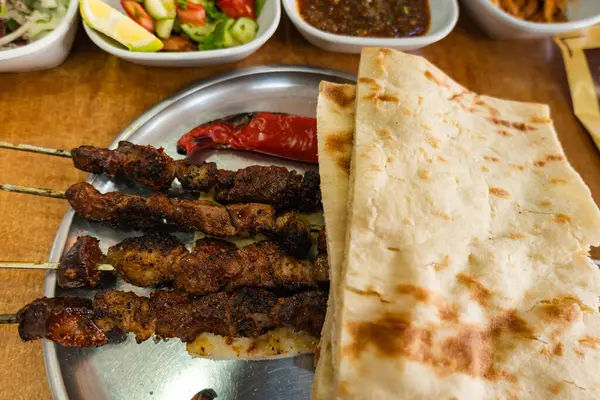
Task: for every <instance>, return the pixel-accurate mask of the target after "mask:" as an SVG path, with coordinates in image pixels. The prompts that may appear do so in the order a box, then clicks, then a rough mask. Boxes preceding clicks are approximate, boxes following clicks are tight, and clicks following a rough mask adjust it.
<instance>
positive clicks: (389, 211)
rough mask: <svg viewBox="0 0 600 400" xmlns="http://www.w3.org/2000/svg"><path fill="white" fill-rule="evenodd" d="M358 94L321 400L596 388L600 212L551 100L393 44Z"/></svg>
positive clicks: (368, 53)
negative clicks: (473, 83)
mask: <svg viewBox="0 0 600 400" xmlns="http://www.w3.org/2000/svg"><path fill="white" fill-rule="evenodd" d="M356 99H357V100H356V133H355V148H354V152H353V161H352V163H353V164H352V170H351V184H350V187H349V196H350V203H349V204H351V208H350V210H349V213H350V216H351V217H350V218H349V219H348V228H347V237H346V243H345V247H346V250H345V260H344V265H343V268H342V278H341V279H342V280H343V283H342V285H341V287H340V289H339V290H338V291H337V292H336V312H335V323H334V328H333V329H332V335H334V340H333V343H334V344H335V345H336V346H337V351H339V359H338V361H337V362H336V363H334V364H333V366H334V379H333V382H332V385H333V392H334V394H335V396H334V397H332V398H337V399H353V400H359V399H373V400H374V399H377V400H382V399H403V400H410V399H431V400H433V399H510V400H513V399H548V398H553V399H598V398H600V378H598V374H597V372H596V371H597V368H598V367H597V366H598V365H600V314H599V312H598V306H599V302H598V295H599V294H600V272H599V271H598V268H597V267H596V266H594V265H593V264H592V263H591V261H590V259H589V258H588V256H587V252H588V250H589V247H590V245H598V244H600V213H599V211H598V208H597V207H596V205H595V204H594V202H593V200H592V198H591V195H590V192H589V190H588V188H587V187H586V186H585V184H584V183H583V181H582V180H581V178H580V177H579V176H578V174H577V173H576V172H575V171H574V169H573V168H572V167H571V166H570V165H569V163H568V162H567V160H566V158H565V155H564V153H563V150H562V148H561V146H560V143H559V142H558V139H557V136H556V133H555V131H554V127H553V125H552V121H551V120H550V114H549V109H548V107H547V106H544V105H537V104H524V103H518V102H512V101H504V100H498V99H494V98H491V97H486V96H479V95H477V94H475V93H472V92H470V91H468V90H466V89H465V88H463V87H462V86H460V85H459V84H457V83H456V82H454V81H452V80H451V79H450V78H449V77H448V76H446V75H445V74H444V73H443V72H442V71H440V70H439V69H437V68H436V67H435V66H433V65H432V64H430V63H429V62H427V61H426V60H425V59H423V58H420V57H416V56H411V55H407V54H403V53H399V52H395V51H392V50H388V49H365V50H364V51H363V54H362V58H361V64H360V72H359V80H358V88H357V96H356ZM336 339H337V340H336ZM334 353H335V350H334Z"/></svg>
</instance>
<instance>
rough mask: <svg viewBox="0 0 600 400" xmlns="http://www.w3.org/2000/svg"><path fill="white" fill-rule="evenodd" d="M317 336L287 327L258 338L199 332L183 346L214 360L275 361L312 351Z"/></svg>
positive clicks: (189, 351)
mask: <svg viewBox="0 0 600 400" xmlns="http://www.w3.org/2000/svg"><path fill="white" fill-rule="evenodd" d="M318 343H319V339H317V338H315V337H313V336H312V335H309V334H308V333H306V332H297V331H295V330H293V329H290V328H288V327H280V328H276V329H273V330H272V331H269V332H267V333H265V334H264V335H262V336H259V337H257V338H244V337H238V338H227V337H223V336H219V335H214V334H212V333H202V334H200V335H199V336H198V337H196V339H194V341H193V342H191V343H188V344H187V345H186V350H187V351H188V353H190V355H191V356H192V357H202V358H209V359H213V360H255V361H256V360H274V359H278V358H287V357H294V356H297V355H298V354H306V353H314V351H315V349H316V348H317V344H318Z"/></svg>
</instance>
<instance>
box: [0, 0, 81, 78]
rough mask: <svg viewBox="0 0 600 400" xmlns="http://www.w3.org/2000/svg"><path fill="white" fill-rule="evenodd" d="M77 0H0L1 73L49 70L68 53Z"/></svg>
mask: <svg viewBox="0 0 600 400" xmlns="http://www.w3.org/2000/svg"><path fill="white" fill-rule="evenodd" d="M77 6H78V4H77V0H0V72H22V71H32V70H40V69H48V68H52V67H55V66H57V65H59V64H61V63H62V62H63V61H64V60H65V59H66V57H67V56H68V54H69V51H70V50H71V46H72V44H73V39H74V38H75V33H76V31H77V27H78V25H79V24H78V21H79V13H78V12H77V8H78V7H77Z"/></svg>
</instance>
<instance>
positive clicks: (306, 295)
mask: <svg viewBox="0 0 600 400" xmlns="http://www.w3.org/2000/svg"><path fill="white" fill-rule="evenodd" d="M326 308H327V293H326V292H319V291H311V292H302V293H298V294H296V295H293V296H291V297H277V296H276V295H274V294H273V293H270V292H268V291H266V290H262V289H242V290H240V291H237V292H234V293H223V292H220V293H214V294H210V295H207V296H204V297H194V296H191V295H189V294H187V293H182V292H176V291H166V290H157V291H154V292H153V293H152V294H151V295H150V297H149V298H148V297H141V296H137V295H136V294H135V293H133V292H122V291H117V290H106V291H103V292H99V293H97V294H96V296H95V297H94V300H93V301H92V300H90V299H83V298H77V297H59V298H46V297H44V298H41V299H38V300H35V301H34V302H32V303H30V304H28V305H26V306H25V307H23V308H22V309H21V310H19V312H18V313H17V315H16V319H17V321H18V323H19V335H20V336H21V339H22V340H23V341H30V340H36V339H41V338H46V339H50V340H52V341H54V342H56V343H59V344H62V345H63V346H70V347H100V346H103V345H105V344H107V343H108V342H109V335H111V334H114V333H115V332H119V331H124V332H131V333H133V334H134V335H135V337H136V341H137V342H138V343H141V342H143V341H145V340H147V339H148V338H150V337H151V336H152V335H153V334H155V335H156V336H158V337H160V338H162V339H167V338H174V337H177V338H179V339H181V340H182V341H183V342H191V341H193V340H194V339H195V338H196V337H197V336H198V335H199V334H201V333H204V332H209V333H214V334H217V335H221V336H226V337H251V338H255V337H258V336H260V335H262V334H264V333H266V332H267V331H268V330H271V329H274V328H276V327H281V326H287V327H291V328H293V329H295V330H298V331H306V332H308V333H309V334H311V335H313V336H315V337H319V336H320V333H321V327H322V325H323V321H324V318H325V311H326Z"/></svg>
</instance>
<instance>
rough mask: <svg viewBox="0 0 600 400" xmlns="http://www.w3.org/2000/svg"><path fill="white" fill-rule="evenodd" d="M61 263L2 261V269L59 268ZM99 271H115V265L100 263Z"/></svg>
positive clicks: (0, 263)
mask: <svg viewBox="0 0 600 400" xmlns="http://www.w3.org/2000/svg"><path fill="white" fill-rule="evenodd" d="M59 266H60V263H57V262H42V263H30V262H21V261H16V262H0V269H2V268H11V269H58V267H59ZM97 268H98V270H99V271H114V270H115V267H113V266H112V265H110V264H99V265H98V266H97Z"/></svg>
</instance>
